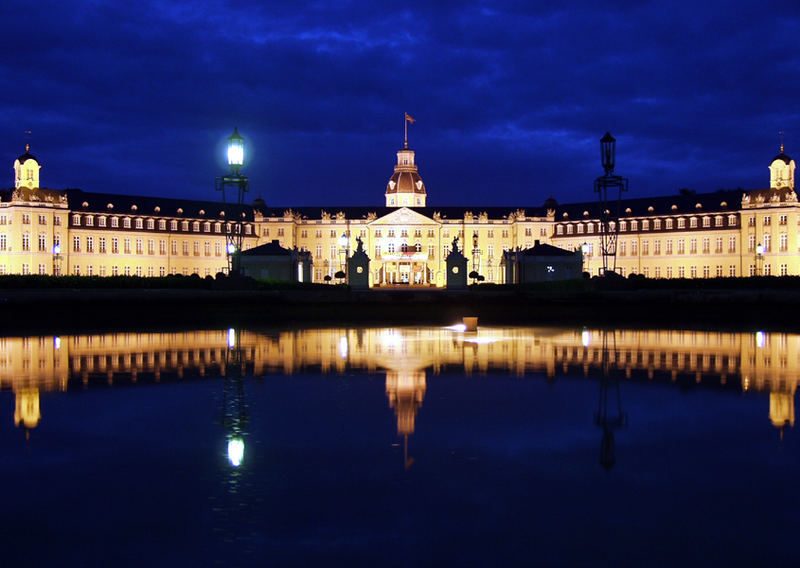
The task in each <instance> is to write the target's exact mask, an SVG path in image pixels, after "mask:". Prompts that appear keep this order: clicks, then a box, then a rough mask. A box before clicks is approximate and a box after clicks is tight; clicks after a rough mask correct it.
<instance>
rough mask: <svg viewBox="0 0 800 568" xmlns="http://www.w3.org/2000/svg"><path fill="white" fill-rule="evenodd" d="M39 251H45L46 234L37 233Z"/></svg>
mask: <svg viewBox="0 0 800 568" xmlns="http://www.w3.org/2000/svg"><path fill="white" fill-rule="evenodd" d="M39 252H47V235H45V234H44V233H39Z"/></svg>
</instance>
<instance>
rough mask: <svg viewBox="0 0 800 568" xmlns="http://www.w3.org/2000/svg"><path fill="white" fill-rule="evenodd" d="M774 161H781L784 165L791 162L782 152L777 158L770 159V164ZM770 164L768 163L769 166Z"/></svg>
mask: <svg viewBox="0 0 800 568" xmlns="http://www.w3.org/2000/svg"><path fill="white" fill-rule="evenodd" d="M775 160H781V161H783V163H784V164H788V163H789V162H791V161H792V159H791V158H790V157H789V156H787V155H786V154H784V153H783V152H781V153H780V154H778V155H777V156H775V157H774V158H772V162H774V161H775ZM772 162H770V164H771V163H772Z"/></svg>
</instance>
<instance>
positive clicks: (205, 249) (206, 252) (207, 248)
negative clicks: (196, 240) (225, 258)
mask: <svg viewBox="0 0 800 568" xmlns="http://www.w3.org/2000/svg"><path fill="white" fill-rule="evenodd" d="M203 254H204V255H205V256H211V243H210V242H208V241H206V242H205V243H203Z"/></svg>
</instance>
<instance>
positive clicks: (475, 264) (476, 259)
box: [469, 233, 481, 284]
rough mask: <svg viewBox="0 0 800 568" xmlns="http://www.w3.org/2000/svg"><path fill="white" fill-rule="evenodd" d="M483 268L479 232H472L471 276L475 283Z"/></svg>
mask: <svg viewBox="0 0 800 568" xmlns="http://www.w3.org/2000/svg"><path fill="white" fill-rule="evenodd" d="M480 268H481V249H480V248H478V233H472V272H470V273H469V276H470V277H471V278H472V283H473V284H475V283H476V282H477V281H478V280H479V278H480Z"/></svg>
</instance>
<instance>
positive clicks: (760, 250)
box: [756, 243, 764, 276]
mask: <svg viewBox="0 0 800 568" xmlns="http://www.w3.org/2000/svg"><path fill="white" fill-rule="evenodd" d="M763 269H764V245H762V244H761V243H759V244H758V245H756V276H761V275H762V273H763Z"/></svg>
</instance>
